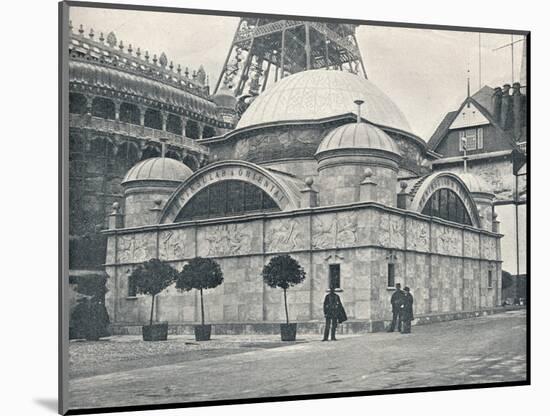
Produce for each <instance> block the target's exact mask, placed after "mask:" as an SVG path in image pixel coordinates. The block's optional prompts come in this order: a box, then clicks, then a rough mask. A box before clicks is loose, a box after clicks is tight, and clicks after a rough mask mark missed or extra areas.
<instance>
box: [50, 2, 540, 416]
mask: <svg viewBox="0 0 550 416" xmlns="http://www.w3.org/2000/svg"><path fill="white" fill-rule="evenodd" d="M181 3H182V5H181V7H185V4H184V3H185V2H181ZM311 14H312V16H295V15H276V14H258V13H249V12H246V11H243V12H235V11H232V7H231V4H230V3H228V4H227V10H220V11H212V10H199V9H174V8H173V9H163V8H162V7H158V8H154V7H153V8H149V9H147V8H144V7H140V6H128V5H125V6H124V7H121V6H120V5H116V4H105V5H101V3H90V4H86V3H85V2H71V1H68V2H61V3H60V20H59V31H60V33H59V36H60V39H59V40H60V52H59V53H60V68H59V70H60V75H61V78H60V79H61V80H62V84H61V85H60V86H59V88H60V90H61V93H60V112H61V113H60V118H61V131H60V157H62V160H61V179H62V181H61V184H60V187H61V188H60V193H61V198H62V199H61V201H62V212H63V215H62V221H63V224H62V238H63V239H64V240H63V241H64V244H62V253H61V256H62V262H61V269H60V273H59V278H60V283H59V284H60V288H61V291H60V294H61V295H60V299H59V301H60V314H61V315H60V323H61V326H60V328H59V330H60V352H61V354H60V360H61V361H60V383H61V385H62V388H61V391H62V397H60V398H59V411H60V413H62V414H65V413H67V412H68V413H72V412H75V413H88V412H101V411H103V410H104V411H116V410H141V409H147V408H149V409H155V408H161V407H187V406H204V405H213V404H236V403H254V402H263V401H277V400H302V399H312V398H323V397H326V398H329V397H332V398H337V397H344V396H346V395H347V396H350V395H351V396H353V395H358V396H362V395H378V394H387V393H410V392H419V391H435V390H442V389H460V388H484V387H499V386H500V387H505V386H506V387H510V386H522V385H528V384H530V367H529V336H528V334H529V308H530V276H529V266H530V264H529V233H530V230H529V220H530V218H529V217H530V211H529V203H530V187H529V184H530V180H529V167H530V164H529V163H528V162H529V151H530V57H531V52H530V40H531V39H530V37H531V32H530V31H529V25H528V24H526V25H524V26H523V28H521V30H520V29H518V28H513V29H506V28H502V27H500V28H494V29H492V28H491V27H487V28H480V27H471V25H470V22H468V21H464V22H463V26H460V27H457V26H437V25H435V24H436V23H437V22H434V25H431V26H430V25H426V24H415V22H414V21H411V22H406V23H397V22H390V21H388V22H382V21H369V20H365V19H364V15H363V14H361V16H360V18H358V19H357V20H354V19H352V18H349V19H342V18H328V17H315V16H314V14H315V13H314V12H313V11H312V12H311ZM539 139H540V138H539ZM274 405H275V404H274Z"/></svg>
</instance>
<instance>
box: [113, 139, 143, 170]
mask: <svg viewBox="0 0 550 416" xmlns="http://www.w3.org/2000/svg"><path fill="white" fill-rule="evenodd" d="M139 153H140V152H139V148H138V146H137V144H135V143H132V142H130V141H127V142H124V143H122V144H121V145H120V146H119V147H118V150H117V154H116V156H117V161H118V166H119V167H120V168H121V169H122V171H123V172H126V171H127V170H128V169H130V168H131V167H132V166H134V165H135V164H136V163H137V162H138V161H139V156H140V155H139Z"/></svg>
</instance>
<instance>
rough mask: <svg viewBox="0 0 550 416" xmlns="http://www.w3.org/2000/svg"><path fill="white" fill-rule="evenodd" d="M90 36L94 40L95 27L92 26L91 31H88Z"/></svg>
mask: <svg viewBox="0 0 550 416" xmlns="http://www.w3.org/2000/svg"><path fill="white" fill-rule="evenodd" d="M88 37H89V38H90V39H92V40H93V39H94V29H92V28H90V33H88Z"/></svg>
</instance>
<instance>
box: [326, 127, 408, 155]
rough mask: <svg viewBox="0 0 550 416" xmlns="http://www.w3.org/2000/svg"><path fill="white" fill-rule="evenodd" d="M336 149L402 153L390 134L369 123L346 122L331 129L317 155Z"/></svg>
mask: <svg viewBox="0 0 550 416" xmlns="http://www.w3.org/2000/svg"><path fill="white" fill-rule="evenodd" d="M336 149H370V150H382V151H385V152H389V153H394V154H396V155H401V152H400V151H399V147H398V146H397V144H396V143H395V141H394V140H393V139H392V138H391V137H390V136H388V135H387V134H386V133H384V132H383V131H382V130H381V129H379V128H378V127H376V126H373V125H372V124H368V123H350V124H344V125H343V126H340V127H337V128H335V129H334V130H332V131H330V132H329V133H328V134H327V135H326V136H325V138H324V139H323V141H322V142H321V144H320V145H319V147H318V148H317V153H316V155H318V154H320V153H322V152H327V151H330V150H336Z"/></svg>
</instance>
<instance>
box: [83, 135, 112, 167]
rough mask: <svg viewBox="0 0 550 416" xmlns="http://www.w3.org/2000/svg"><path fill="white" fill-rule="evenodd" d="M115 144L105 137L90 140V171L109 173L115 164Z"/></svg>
mask: <svg viewBox="0 0 550 416" xmlns="http://www.w3.org/2000/svg"><path fill="white" fill-rule="evenodd" d="M114 153H115V146H114V144H113V143H112V142H111V141H110V140H109V139H107V138H105V137H96V138H95V139H93V140H92V141H91V142H90V152H89V157H88V158H87V162H88V163H87V165H88V170H89V171H90V172H94V173H99V174H101V175H107V174H108V173H109V172H111V170H112V168H113V165H114Z"/></svg>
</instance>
